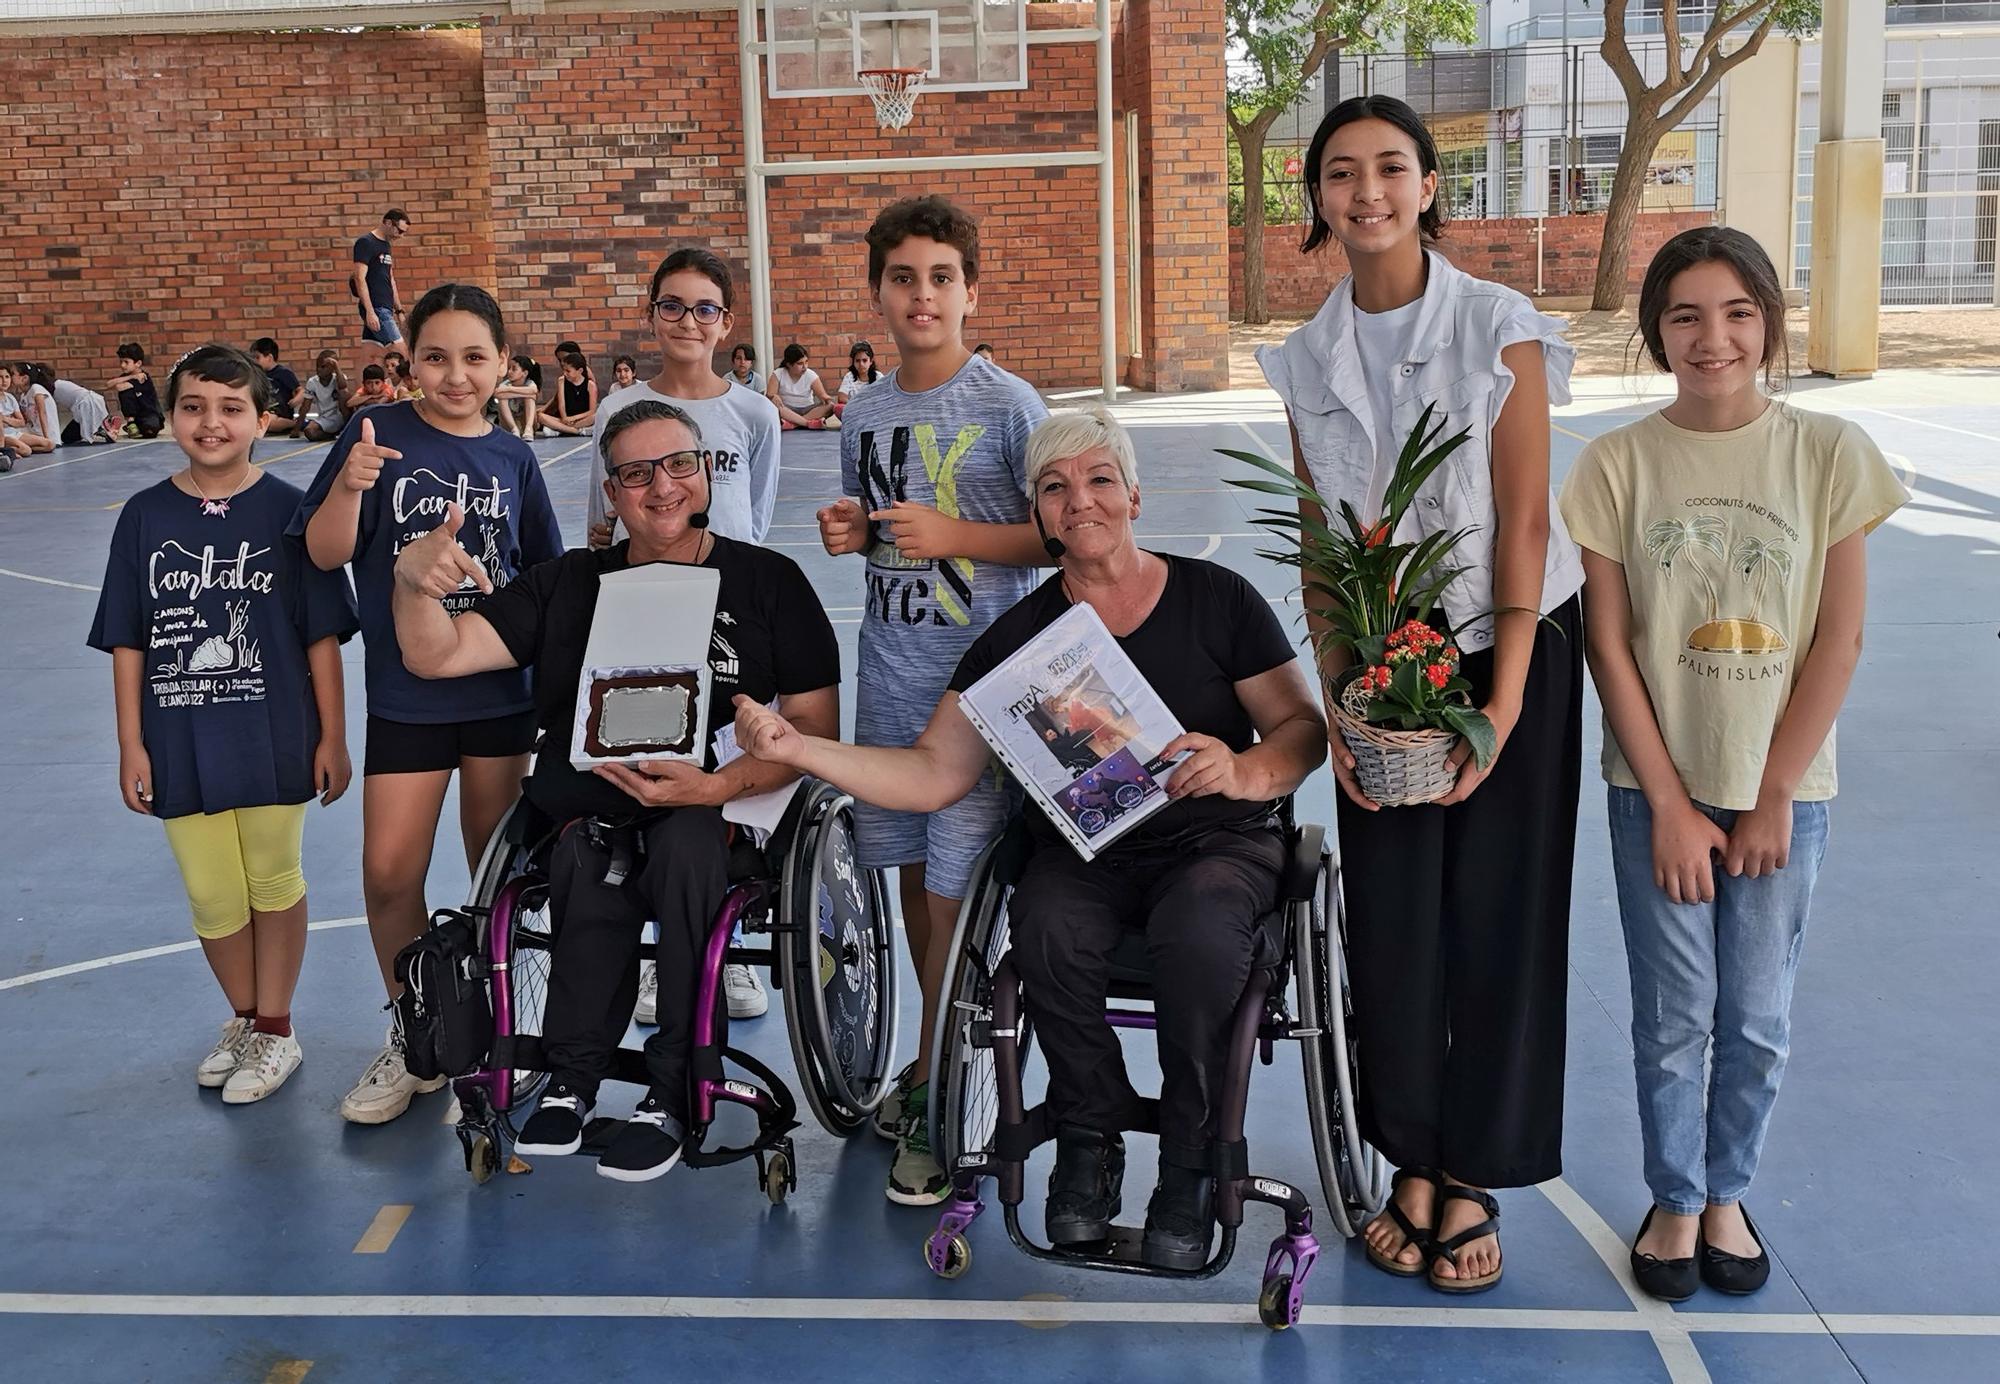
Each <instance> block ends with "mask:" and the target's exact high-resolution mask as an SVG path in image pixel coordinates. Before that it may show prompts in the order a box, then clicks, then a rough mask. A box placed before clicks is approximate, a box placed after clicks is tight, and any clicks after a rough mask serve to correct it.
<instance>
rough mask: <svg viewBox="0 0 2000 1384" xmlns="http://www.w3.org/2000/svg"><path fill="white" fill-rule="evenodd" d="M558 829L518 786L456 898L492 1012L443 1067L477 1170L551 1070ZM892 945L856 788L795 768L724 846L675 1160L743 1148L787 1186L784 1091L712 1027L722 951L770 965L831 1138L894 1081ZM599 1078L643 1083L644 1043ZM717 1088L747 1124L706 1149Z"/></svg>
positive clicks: (789, 1160)
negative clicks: (466, 895)
mask: <svg viewBox="0 0 2000 1384" xmlns="http://www.w3.org/2000/svg"><path fill="white" fill-rule="evenodd" d="M561 828H562V824H560V823H557V822H554V821H551V820H550V819H549V818H547V817H546V816H545V815H543V814H542V813H541V812H539V811H538V810H536V808H535V807H534V806H533V805H532V804H531V803H529V802H528V801H527V799H525V798H523V799H520V800H519V801H517V802H516V803H515V804H514V806H513V808H512V809H511V810H510V811H509V812H508V815H507V817H506V819H505V820H504V821H502V823H501V824H500V827H499V829H498V830H497V831H496V832H495V833H494V835H493V839H492V840H491V841H490V842H488V844H487V847H486V851H485V854H484V856H483V857H482V858H481V860H480V862H479V867H478V869H477V870H476V871H475V872H474V875H473V885H472V897H471V899H470V901H469V902H468V903H467V905H466V907H465V909H464V912H465V914H466V915H467V916H468V917H469V918H470V919H471V920H472V922H473V926H474V929H475V932H476V934H477V938H478V944H479V954H480V955H481V956H482V957H483V958H484V960H485V963H486V965H485V966H484V967H483V968H482V969H484V970H485V971H486V972H487V983H488V986H489V994H490V999H491V1002H492V1011H493V1042H492V1045H491V1048H490V1050H489V1051H488V1053H487V1055H486V1058H485V1061H484V1063H483V1065H481V1066H480V1067H478V1068H477V1069H476V1070H473V1071H471V1072H467V1073H464V1074H462V1075H459V1076H456V1077H455V1078H454V1079H453V1082H452V1088H453V1092H454V1094H455V1095H456V1096H457V1097H458V1103H459V1118H458V1124H457V1132H458V1138H459V1142H460V1144H461V1145H462V1146H463V1149H464V1153H465V1166H466V1169H467V1171H468V1172H470V1173H471V1174H472V1177H473V1180H474V1181H475V1182H479V1183H484V1182H486V1181H487V1180H488V1179H490V1178H491V1177H492V1176H493V1174H494V1173H495V1172H496V1171H498V1170H499V1169H500V1168H501V1167H503V1166H513V1163H512V1161H511V1160H512V1154H513V1145H514V1142H515V1127H514V1117H515V1115H516V1113H517V1112H520V1111H522V1110H523V1109H524V1108H525V1107H526V1106H527V1105H528V1104H529V1103H530V1102H531V1101H532V1100H533V1099H534V1098H535V1096H537V1095H538V1094H539V1093H540V1092H541V1090H542V1087H543V1086H544V1084H545V1083H546V1082H547V1081H548V1077H549V1071H548V1066H547V1060H546V1057H545V1055H544V1053H543V1050H542V1040H541V1032H542V1008H543V1004H544V1002H545V1000H546V998H547V994H548V979H549V968H550V963H551V957H552V948H553V945H554V931H553V921H552V919H551V916H550V905H549V882H548V870H547V862H548V857H549V851H550V848H551V847H552V845H553V844H554V842H555V840H556V838H557V837H558V836H559V835H560V832H561ZM739 924H740V925H741V927H742V930H743V932H744V934H745V938H746V941H748V940H749V939H751V938H756V937H760V936H761V937H765V938H768V939H769V940H768V942H766V943H765V944H764V945H761V946H756V945H744V946H736V945H732V941H731V939H732V936H733V934H734V933H735V932H736V930H737V928H738V925H739ZM896 950H897V943H896V935H895V915H894V913H893V912H892V910H891V908H890V904H889V896H888V893H887V891H886V889H885V886H884V884H883V880H882V877H881V875H880V873H879V872H876V871H873V870H863V869H861V868H860V867H859V866H858V865H857V864H856V862H855V855H854V814H853V799H851V798H849V797H847V796H845V795H844V794H841V793H838V792H837V791H835V790H834V789H832V788H830V787H829V786H827V785H826V784H823V783H817V782H813V781H810V780H808V781H807V782H805V783H802V784H801V785H800V787H799V791H798V793H797V794H796V795H795V796H794V798H793V800H792V804H791V807H790V808H789V809H788V811H787V813H786V816H785V820H784V821H783V822H781V823H780V825H779V827H778V829H777V831H775V832H774V833H773V834H772V837H771V840H770V841H769V842H768V843H767V844H766V845H765V846H764V847H762V848H759V847H757V846H755V845H753V844H751V843H750V842H749V841H748V840H747V839H743V838H741V837H739V838H738V839H736V840H735V841H734V842H733V844H732V846H731V849H730V859H729V889H728V892H727V894H726V895H725V896H724V898H723V902H722V907H721V909H720V910H719V911H718V912H717V914H716V917H715V919H714V921H713V922H712V923H711V924H710V926H709V931H708V945H707V950H706V952H705V953H704V956H703V960H702V967H701V974H700V978H699V988H698V990H697V998H696V1009H695V1021H694V1022H695V1028H694V1052H693V1056H692V1062H691V1066H690V1070H691V1072H692V1085H693V1090H692V1091H691V1092H690V1100H689V1106H688V1108H689V1112H690V1118H689V1122H688V1124H689V1129H688V1139H687V1146H686V1147H687V1152H686V1153H685V1154H684V1155H683V1161H684V1162H686V1163H687V1164H688V1165H689V1166H691V1167H714V1166H719V1165H721V1164H725V1163H734V1162H737V1161H740V1160H743V1159H754V1160H755V1161H756V1165H757V1176H758V1181H759V1183H760V1184H761V1186H762V1187H763V1190H764V1194H765V1195H766V1196H767V1197H769V1198H770V1201H771V1203H772V1204H773V1205H779V1204H782V1203H783V1202H784V1200H785V1198H786V1196H787V1195H789V1194H790V1193H791V1192H792V1191H793V1190H795V1189H796V1188H797V1186H798V1165H797V1157H796V1153H795V1151H794V1148H793V1144H792V1138H791V1133H792V1131H793V1130H795V1129H797V1128H798V1126H799V1121H798V1118H797V1115H798V1106H797V1102H796V1100H795V1099H794V1097H793V1095H792V1093H791V1091H790V1089H789V1088H788V1087H787V1086H786V1084H785V1082H784V1081H783V1080H782V1079H781V1078H779V1076H778V1075H777V1074H776V1073H775V1072H773V1071H772V1070H771V1069H770V1068H769V1067H767V1066H766V1065H764V1064H763V1063H762V1062H760V1061H758V1060H757V1059H756V1058H754V1057H752V1056H751V1055H750V1054H748V1053H745V1052H742V1051H740V1050H738V1049H736V1048H733V1047H729V1046H727V1045H725V1044H723V1043H722V1042H721V1041H720V1040H719V1038H718V1036H717V1028H718V1024H717V1016H718V1015H719V1014H720V1012H721V1006H722V1004H723V998H722V969H723V966H724V965H725V964H729V963H741V964H748V965H759V966H766V967H768V968H769V972H770V979H771V986H772V988H773V989H775V990H777V991H778V992H779V993H780V994H781V995H782V996H783V1003H784V1010H785V1028H786V1031H787V1033H788V1034H789V1036H790V1040H791V1049H792V1057H793V1060H794V1063H795V1064H796V1070H797V1073H798V1077H799V1080H800V1083H801V1085H802V1087H803V1089H804V1092H805V1096H806V1103H807V1105H808V1106H809V1107H810V1109H811V1111H812V1114H813V1116H814V1118H815V1119H817V1120H818V1122H819V1123H820V1125H821V1126H822V1127H823V1128H825V1130H826V1131H827V1132H828V1133H829V1134H832V1135H834V1136H835V1137H836V1138H843V1139H844V1138H850V1137H852V1136H853V1135H855V1134H857V1133H859V1132H860V1131H861V1130H862V1129H864V1128H866V1127H867V1125H868V1124H869V1122H870V1119H871V1117H872V1116H873V1114H874V1111H875V1108H876V1107H877V1106H878V1105H880V1104H881V1102H882V1098H883V1096H884V1095H885V1094H886V1093H887V1092H888V1089H889V1086H890V1084H891V1080H892V1078H891V1077H890V1073H891V1071H892V1069H893V1064H894V1058H895V1050H896V975H897V970H896V959H897V958H896ZM731 1067H733V1068H735V1069H737V1070H738V1072H740V1073H741V1074H742V1075H740V1076H739V1075H732V1074H731V1073H730V1071H729V1070H728V1069H729V1068H731ZM745 1077H747V1078H748V1079H747V1080H746V1079H744V1078H745ZM611 1079H612V1080H615V1081H625V1082H632V1083H635V1084H637V1085H640V1086H645V1085H647V1084H648V1077H647V1072H646V1064H645V1058H644V1055H643V1053H641V1052H640V1051H639V1050H638V1049H635V1048H621V1049H619V1051H618V1054H617V1058H616V1065H615V1068H614V1070H613V1072H612V1074H611ZM724 1103H729V1104H735V1105H741V1106H745V1107H747V1108H748V1109H749V1110H750V1111H751V1112H752V1113H753V1114H754V1115H755V1116H756V1119H757V1133H756V1135H755V1137H754V1138H752V1139H751V1140H750V1142H749V1143H747V1144H743V1145H740V1146H736V1147H716V1148H709V1147H707V1146H706V1139H707V1134H708V1130H709V1125H710V1124H711V1122H712V1121H713V1120H714V1118H715V1115H716V1111H717V1108H718V1106H719V1105H721V1104H724ZM618 1123H619V1122H618V1121H616V1120H612V1119H605V1118H599V1119H594V1120H592V1121H591V1122H590V1124H589V1125H588V1126H587V1127H586V1129H585V1132H584V1143H583V1152H585V1153H587V1154H593V1155H596V1154H601V1153H602V1152H603V1150H604V1148H605V1147H606V1145H607V1144H608V1143H609V1141H610V1138H611V1136H612V1135H613V1134H614V1133H615V1132H616V1130H617V1126H618Z"/></svg>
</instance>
